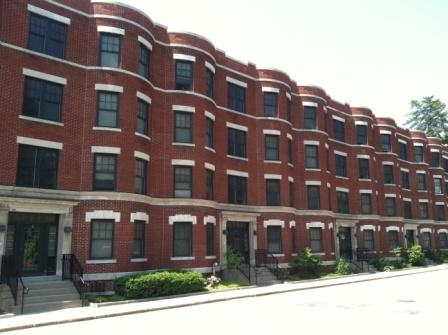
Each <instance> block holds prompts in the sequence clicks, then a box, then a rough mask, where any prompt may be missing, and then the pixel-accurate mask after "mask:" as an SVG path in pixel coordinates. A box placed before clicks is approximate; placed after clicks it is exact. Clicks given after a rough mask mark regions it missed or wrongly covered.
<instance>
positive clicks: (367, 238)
mask: <svg viewBox="0 0 448 335" xmlns="http://www.w3.org/2000/svg"><path fill="white" fill-rule="evenodd" d="M363 237H364V248H366V249H367V250H368V251H373V250H375V243H374V240H373V230H372V229H365V230H364V231H363Z"/></svg>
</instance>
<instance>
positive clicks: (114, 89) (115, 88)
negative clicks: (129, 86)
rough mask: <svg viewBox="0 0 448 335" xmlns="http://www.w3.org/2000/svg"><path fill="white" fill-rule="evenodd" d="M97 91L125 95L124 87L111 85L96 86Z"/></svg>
mask: <svg viewBox="0 0 448 335" xmlns="http://www.w3.org/2000/svg"><path fill="white" fill-rule="evenodd" d="M95 90H96V91H109V92H118V93H123V86H118V85H110V84H95Z"/></svg>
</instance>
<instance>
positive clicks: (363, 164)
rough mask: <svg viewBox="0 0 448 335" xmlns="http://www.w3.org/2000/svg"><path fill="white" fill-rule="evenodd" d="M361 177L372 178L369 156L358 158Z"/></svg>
mask: <svg viewBox="0 0 448 335" xmlns="http://www.w3.org/2000/svg"><path fill="white" fill-rule="evenodd" d="M358 168H359V179H370V173H369V160H368V159H367V158H358Z"/></svg>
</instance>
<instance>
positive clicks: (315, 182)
mask: <svg viewBox="0 0 448 335" xmlns="http://www.w3.org/2000/svg"><path fill="white" fill-rule="evenodd" d="M305 185H306V186H308V185H310V186H321V185H322V182H321V181H320V180H307V181H305Z"/></svg>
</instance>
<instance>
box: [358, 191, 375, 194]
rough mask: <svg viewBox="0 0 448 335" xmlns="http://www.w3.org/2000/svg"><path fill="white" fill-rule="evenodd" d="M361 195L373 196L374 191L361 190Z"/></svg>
mask: <svg viewBox="0 0 448 335" xmlns="http://www.w3.org/2000/svg"><path fill="white" fill-rule="evenodd" d="M359 193H361V194H372V193H373V192H372V190H359Z"/></svg>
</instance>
